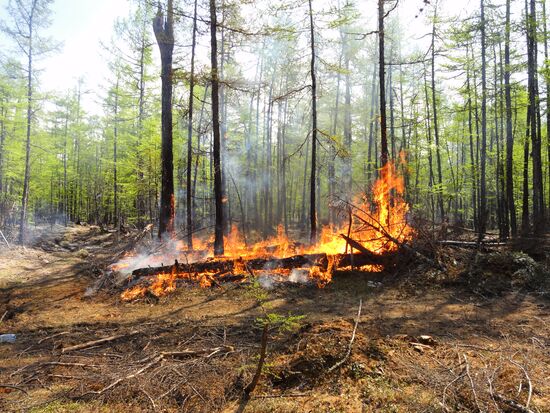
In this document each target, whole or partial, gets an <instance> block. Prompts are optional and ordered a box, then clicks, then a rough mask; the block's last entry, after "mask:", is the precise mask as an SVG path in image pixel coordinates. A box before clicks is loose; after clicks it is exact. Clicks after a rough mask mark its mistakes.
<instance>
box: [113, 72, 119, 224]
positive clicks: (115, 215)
mask: <svg viewBox="0 0 550 413" xmlns="http://www.w3.org/2000/svg"><path fill="white" fill-rule="evenodd" d="M119 77H120V75H119V74H118V73H117V80H116V85H115V90H114V93H115V102H114V104H115V107H114V108H113V109H114V120H113V121H114V127H113V201H114V202H113V224H114V227H115V229H117V230H118V228H119V224H120V223H119V220H118V216H119V208H118V182H117V172H118V171H117V160H118V159H117V145H118V93H119V91H118V83H119Z"/></svg>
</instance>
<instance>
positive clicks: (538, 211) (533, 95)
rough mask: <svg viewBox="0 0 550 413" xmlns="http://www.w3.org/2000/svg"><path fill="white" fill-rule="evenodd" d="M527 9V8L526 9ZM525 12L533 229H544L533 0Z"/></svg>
mask: <svg viewBox="0 0 550 413" xmlns="http://www.w3.org/2000/svg"><path fill="white" fill-rule="evenodd" d="M526 11H527V10H526ZM526 14H527V75H528V89H529V111H530V112H531V125H530V127H531V131H530V134H531V143H532V154H531V156H532V158H533V231H534V232H535V234H540V233H542V232H543V231H544V224H545V223H544V221H545V219H544V190H543V180H542V155H541V136H540V107H539V96H538V80H537V15H536V7H535V0H530V2H529V11H528V13H526Z"/></svg>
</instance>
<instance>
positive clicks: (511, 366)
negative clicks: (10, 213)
mask: <svg viewBox="0 0 550 413" xmlns="http://www.w3.org/2000/svg"><path fill="white" fill-rule="evenodd" d="M45 234H46V235H44V236H42V237H39V238H37V239H35V241H34V244H33V245H34V246H33V247H27V248H23V247H12V248H11V249H9V250H8V249H7V248H5V247H4V246H2V247H0V248H1V249H0V319H1V320H2V321H0V334H4V333H14V334H17V340H16V342H15V343H13V344H6V343H4V344H0V411H30V412H121V411H124V412H141V411H167V412H172V411H173V412H176V411H177V412H216V411H222V412H237V411H246V412H327V413H328V412H471V411H491V412H520V411H532V412H550V351H549V345H550V329H549V324H550V300H549V298H548V297H549V295H548V290H547V289H545V288H546V287H544V286H546V285H548V275H547V272H545V270H544V268H543V267H542V266H541V265H539V264H534V262H533V261H532V260H530V258H529V257H527V256H524V255H514V254H512V253H507V252H506V253H492V254H485V255H482V256H479V255H478V256H476V258H474V253H473V252H471V251H467V250H458V249H456V250H448V251H445V252H444V253H443V255H444V257H443V258H444V259H445V260H446V262H447V263H448V264H449V265H448V268H449V270H448V271H447V272H446V273H443V274H441V273H437V272H435V271H433V270H430V269H429V268H427V267H423V266H422V265H420V264H418V263H414V262H413V263H409V264H408V265H405V266H401V267H398V270H396V271H392V272H391V273H384V274H371V273H360V272H341V273H338V274H336V275H335V277H334V281H333V282H332V283H331V284H329V285H328V286H327V287H325V288H324V289H317V288H315V287H312V286H307V285H286V284H285V285H278V286H275V288H273V289H272V290H269V291H264V290H262V289H261V288H260V287H259V286H257V285H255V284H233V285H232V284H226V285H222V286H218V287H215V288H212V289H200V288H198V287H195V286H183V287H181V288H179V289H178V290H177V291H176V292H175V293H174V294H171V295H169V296H166V297H162V298H160V299H159V300H158V301H156V300H155V301H152V300H148V299H145V300H141V301H137V302H132V303H125V302H122V301H121V300H120V299H119V295H118V293H119V291H113V290H112V289H102V290H101V291H100V292H99V293H98V294H96V295H94V296H92V297H87V295H86V294H85V293H86V290H87V289H88V288H89V287H90V285H92V284H93V283H94V281H96V280H97V278H98V277H99V276H100V274H101V269H103V268H105V267H106V265H107V264H108V263H111V262H112V261H113V257H114V256H115V255H116V254H118V253H120V252H121V251H123V250H124V248H126V247H127V246H128V245H129V244H130V243H131V242H132V237H131V236H126V237H125V236H122V237H120V239H118V240H117V239H116V238H117V237H116V235H115V234H113V233H109V232H102V231H101V230H100V229H99V228H96V227H83V226H75V227H70V228H68V229H65V228H61V227H55V228H53V229H52V230H48V231H45ZM360 300H362V311H361V317H360V319H359V322H358V324H357V332H356V335H355V338H354V342H353V346H352V352H351V356H350V357H349V358H347V359H345V362H344V363H343V364H342V366H341V367H339V368H335V369H331V367H332V366H334V365H335V364H336V363H338V362H339V361H341V360H342V359H344V358H345V356H346V353H347V350H348V347H349V343H350V339H351V337H352V331H353V329H354V325H355V321H354V320H355V318H356V315H357V309H358V305H359V301H360ZM266 314H268V315H270V316H269V317H270V320H271V321H272V322H273V323H272V325H273V328H272V329H271V330H270V334H269V340H268V349H267V359H266V363H265V365H264V368H263V374H262V376H261V379H260V382H259V384H258V387H257V388H256V389H255V391H254V392H253V393H252V397H251V399H250V400H247V401H245V400H243V399H242V397H241V396H242V394H243V389H244V388H245V387H246V385H247V384H248V383H249V382H250V380H251V378H252V376H253V374H254V371H255V369H256V366H257V363H258V354H259V352H260V340H261V335H262V329H261V327H260V326H259V323H258V318H262V317H264V318H265V317H266ZM291 315H292V316H302V317H303V318H300V319H298V320H295V319H293V318H291V317H290V316H291ZM291 321H295V322H294V323H291ZM278 324H282V325H283V326H287V327H289V328H288V329H283V328H277V325H278ZM289 324H293V325H289ZM115 336H116V338H115V339H113V340H111V341H108V342H102V343H98V344H96V345H89V346H87V347H86V348H82V349H78V348H75V349H71V348H70V347H71V346H74V345H78V344H82V343H87V342H89V341H92V340H98V339H104V338H108V337H115ZM421 336H428V337H421ZM184 350H185V351H184ZM175 352H177V353H175ZM522 409H523V410H522Z"/></svg>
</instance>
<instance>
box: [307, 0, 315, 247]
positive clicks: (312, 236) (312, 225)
mask: <svg viewBox="0 0 550 413" xmlns="http://www.w3.org/2000/svg"><path fill="white" fill-rule="evenodd" d="M311 2H312V0H308V3H309V24H310V41H311V121H312V126H311V128H312V129H311V177H310V183H309V184H310V200H309V202H310V208H309V222H310V237H309V239H310V241H311V243H314V242H315V241H316V239H317V211H316V205H315V195H316V194H315V192H316V191H315V187H316V183H317V178H316V173H317V80H316V77H315V33H314V31H315V29H314V26H313V10H312V6H311Z"/></svg>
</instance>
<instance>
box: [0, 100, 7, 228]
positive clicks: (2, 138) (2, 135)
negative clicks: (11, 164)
mask: <svg viewBox="0 0 550 413" xmlns="http://www.w3.org/2000/svg"><path fill="white" fill-rule="evenodd" d="M6 114H7V109H6V108H5V107H4V102H3V101H2V106H1V111H0V195H2V192H4V187H3V184H4V144H5V142H6V123H5V117H6ZM0 224H2V221H0Z"/></svg>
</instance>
